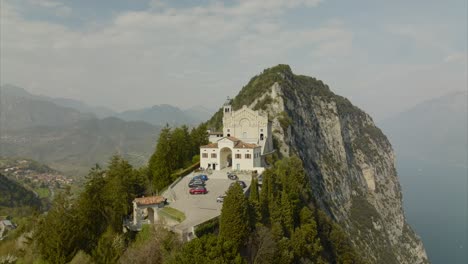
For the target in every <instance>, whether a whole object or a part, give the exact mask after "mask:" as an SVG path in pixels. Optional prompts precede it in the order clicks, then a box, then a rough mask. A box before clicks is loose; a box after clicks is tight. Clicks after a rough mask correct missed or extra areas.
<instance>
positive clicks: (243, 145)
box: [234, 140, 259, 149]
mask: <svg viewBox="0 0 468 264" xmlns="http://www.w3.org/2000/svg"><path fill="white" fill-rule="evenodd" d="M256 147H259V146H258V145H257V144H251V143H245V142H243V141H240V140H239V141H238V142H237V143H236V145H235V146H234V148H235V149H240V148H250V149H253V148H256Z"/></svg>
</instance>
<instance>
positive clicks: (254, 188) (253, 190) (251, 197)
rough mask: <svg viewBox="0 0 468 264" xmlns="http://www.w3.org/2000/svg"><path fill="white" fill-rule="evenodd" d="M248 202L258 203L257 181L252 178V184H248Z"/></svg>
mask: <svg viewBox="0 0 468 264" xmlns="http://www.w3.org/2000/svg"><path fill="white" fill-rule="evenodd" d="M249 200H250V201H251V202H258V201H259V195H258V180H257V178H256V177H252V183H251V184H250V195H249Z"/></svg>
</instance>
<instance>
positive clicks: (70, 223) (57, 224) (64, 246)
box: [34, 191, 80, 263]
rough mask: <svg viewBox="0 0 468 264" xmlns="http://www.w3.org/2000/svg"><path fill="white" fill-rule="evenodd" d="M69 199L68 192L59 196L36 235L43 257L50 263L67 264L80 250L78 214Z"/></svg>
mask: <svg viewBox="0 0 468 264" xmlns="http://www.w3.org/2000/svg"><path fill="white" fill-rule="evenodd" d="M69 197H70V193H69V192H68V191H67V192H66V193H59V194H58V195H57V197H56V198H55V200H54V203H53V205H52V208H51V209H50V210H49V212H48V213H47V215H46V216H45V217H44V218H43V219H42V220H41V221H40V223H39V226H38V227H37V230H36V232H35V234H34V240H35V241H37V247H38V249H39V251H40V253H41V255H42V257H43V258H44V259H46V260H47V261H49V262H50V263H67V262H69V261H71V260H72V258H73V256H74V255H75V254H76V252H78V250H79V245H78V242H79V234H80V230H79V229H78V224H79V223H78V222H77V217H76V216H77V212H76V210H75V209H74V208H73V207H72V202H71V200H70V198H69Z"/></svg>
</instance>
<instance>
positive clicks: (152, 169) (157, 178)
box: [148, 126, 175, 191]
mask: <svg viewBox="0 0 468 264" xmlns="http://www.w3.org/2000/svg"><path fill="white" fill-rule="evenodd" d="M170 138H171V129H170V128H169V126H166V127H165V128H163V129H162V130H161V133H160V134H159V139H158V144H157V145H156V150H155V152H154V154H153V155H152V156H151V158H150V161H149V164H148V168H149V173H150V180H151V181H152V184H153V186H154V189H155V190H156V191H161V190H162V189H164V188H165V187H166V186H168V185H169V184H170V183H171V174H172V172H173V170H174V169H175V162H174V157H172V156H171V140H170Z"/></svg>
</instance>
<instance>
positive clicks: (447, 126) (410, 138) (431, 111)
mask: <svg viewBox="0 0 468 264" xmlns="http://www.w3.org/2000/svg"><path fill="white" fill-rule="evenodd" d="M467 109H468V108H467V92H466V91H460V92H455V93H450V94H447V95H445V96H442V97H439V98H435V99H432V100H429V101H425V102H423V103H420V104H418V105H416V106H415V107H413V108H411V109H409V110H407V111H404V112H402V113H400V114H398V115H396V116H394V117H392V118H389V119H387V120H384V121H383V122H381V126H382V128H383V130H384V131H385V133H386V134H387V135H388V136H389V138H390V142H391V143H392V145H393V147H394V149H395V151H396V153H397V159H412V160H418V161H425V162H430V163H433V164H442V165H454V166H462V167H466V166H467V148H468V143H467V141H468V136H467V135H468V131H467V130H468V116H467Z"/></svg>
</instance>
